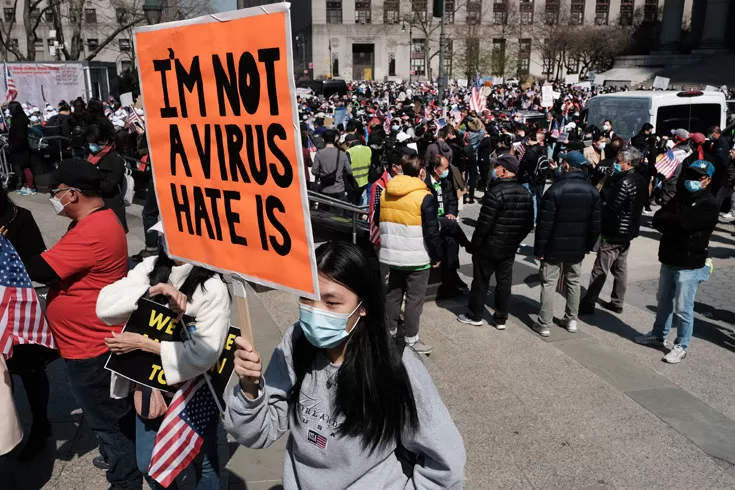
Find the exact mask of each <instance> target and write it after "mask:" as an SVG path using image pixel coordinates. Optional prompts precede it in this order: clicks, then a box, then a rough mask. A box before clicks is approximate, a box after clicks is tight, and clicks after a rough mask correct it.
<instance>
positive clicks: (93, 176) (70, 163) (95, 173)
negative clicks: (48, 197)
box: [54, 158, 102, 192]
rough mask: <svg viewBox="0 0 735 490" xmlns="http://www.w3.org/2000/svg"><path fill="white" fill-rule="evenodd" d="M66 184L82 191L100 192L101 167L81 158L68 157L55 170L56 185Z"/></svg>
mask: <svg viewBox="0 0 735 490" xmlns="http://www.w3.org/2000/svg"><path fill="white" fill-rule="evenodd" d="M59 184H65V185H67V186H68V187H74V188H75V189H79V190H80V191H94V192H100V186H101V185H102V174H100V171H99V169H98V168H97V167H96V166H95V165H92V164H91V163H89V162H88V161H86V160H83V159H81V158H67V159H66V160H62V161H61V163H59V166H58V167H57V168H56V170H55V171H54V187H59Z"/></svg>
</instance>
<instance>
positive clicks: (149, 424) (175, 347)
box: [97, 250, 230, 490]
mask: <svg viewBox="0 0 735 490" xmlns="http://www.w3.org/2000/svg"><path fill="white" fill-rule="evenodd" d="M146 293H148V295H149V296H150V297H151V298H153V299H154V301H157V302H168V303H169V305H170V306H171V308H172V309H174V310H175V311H178V312H179V313H182V314H185V315H188V316H190V317H192V318H193V319H194V322H193V324H192V325H187V331H188V334H189V335H188V336H189V339H188V340H186V341H184V342H156V341H154V340H152V339H150V338H148V337H144V336H142V335H140V334H137V333H131V332H123V333H121V334H119V335H113V337H111V338H108V339H105V343H106V344H107V346H108V348H109V349H110V351H111V352H112V353H113V354H123V353H126V352H131V351H133V350H136V349H140V350H143V351H146V352H151V353H153V354H157V355H159V356H161V366H163V370H164V372H165V374H166V382H167V383H168V384H170V385H176V384H179V383H183V382H184V381H187V380H189V379H193V378H196V377H197V376H199V375H201V374H203V373H205V372H206V371H207V370H209V368H211V367H212V366H213V365H214V364H215V362H216V361H217V359H218V358H219V356H220V354H221V353H222V350H223V348H224V343H225V339H226V337H227V332H228V329H229V318H230V296H229V293H228V291H227V286H226V285H225V283H224V282H223V281H222V279H221V278H220V276H219V275H218V274H216V273H214V272H212V271H210V270H207V269H204V268H201V267H197V266H193V265H191V264H187V263H183V262H174V261H173V260H171V259H170V258H169V257H168V256H167V255H166V253H165V252H164V251H163V250H161V253H160V254H159V255H158V256H157V257H148V258H146V259H145V260H143V262H141V263H140V264H138V266H137V267H136V268H135V269H133V270H132V271H130V272H129V273H128V275H127V277H125V278H124V279H121V280H120V281H117V282H116V283H113V284H111V285H109V286H107V287H105V288H104V289H102V291H100V294H99V298H98V299H97V316H98V317H100V319H102V320H103V321H104V322H105V323H107V324H109V325H121V324H123V323H125V322H127V320H128V318H130V315H131V314H132V313H133V311H134V310H135V308H136V305H137V303H138V300H139V299H140V298H141V297H142V296H143V295H144V294H146ZM111 383H112V387H111V393H112V394H113V395H114V396H115V397H126V396H128V394H129V393H130V390H131V388H132V387H131V384H130V382H128V381H127V380H125V379H123V378H121V377H119V376H117V375H115V374H113V375H112V382H111ZM136 390H137V391H138V392H137V393H135V397H137V399H136V407H135V408H136V412H138V415H137V417H136V427H135V445H136V448H135V452H136V459H137V463H138V469H139V470H140V472H141V473H143V475H145V477H146V480H148V483H149V484H150V486H151V488H153V489H159V488H163V487H161V486H160V485H159V484H158V483H157V482H155V481H154V480H153V479H152V478H150V477H149V476H148V466H149V464H150V461H151V455H152V452H153V446H154V444H155V440H156V434H157V432H158V428H159V427H160V426H161V422H163V415H164V413H165V410H166V405H165V403H163V402H168V401H170V399H168V400H166V399H165V397H164V398H161V397H160V396H159V395H158V394H157V393H151V392H150V390H148V389H141V388H140V387H138V388H136ZM154 391H155V390H154ZM147 397H150V398H149V400H150V401H145V402H144V401H142V399H143V398H147ZM146 406H148V407H150V408H148V409H145V408H142V407H146ZM141 411H146V412H147V413H141ZM154 412H155V413H154ZM200 456H201V457H198V458H197V459H195V460H194V463H193V464H194V465H195V470H196V473H197V479H198V480H199V483H198V486H197V489H198V490H216V489H218V488H219V459H218V457H217V430H216V428H214V429H213V430H210V431H209V432H208V433H206V434H205V435H204V445H203V447H202V449H201V455H200ZM168 488H175V484H174V485H173V486H170V487H168Z"/></svg>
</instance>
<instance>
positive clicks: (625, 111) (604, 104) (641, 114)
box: [587, 96, 658, 138]
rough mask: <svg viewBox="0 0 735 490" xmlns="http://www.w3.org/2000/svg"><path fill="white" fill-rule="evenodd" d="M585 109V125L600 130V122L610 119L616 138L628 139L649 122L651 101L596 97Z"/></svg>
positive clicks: (645, 99)
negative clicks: (586, 110) (586, 112)
mask: <svg viewBox="0 0 735 490" xmlns="http://www.w3.org/2000/svg"><path fill="white" fill-rule="evenodd" d="M587 109H588V115H587V125H594V126H597V127H598V128H602V121H604V120H605V119H610V120H611V121H612V123H613V130H614V131H615V133H616V134H617V135H618V136H620V137H621V138H630V137H632V136H634V135H635V134H636V133H637V132H638V131H640V130H641V126H643V124H644V123H647V122H649V121H650V110H651V101H650V99H647V98H633V97H631V98H624V97H604V96H597V97H593V98H591V99H590V101H589V103H588V104H587ZM656 129H657V130H658V126H657V127H656Z"/></svg>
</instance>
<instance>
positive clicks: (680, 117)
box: [656, 104, 722, 134]
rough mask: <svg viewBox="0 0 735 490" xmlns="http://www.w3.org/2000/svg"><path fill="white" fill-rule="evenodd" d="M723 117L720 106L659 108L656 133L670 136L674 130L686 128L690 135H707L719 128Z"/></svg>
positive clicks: (693, 105) (703, 105) (697, 105)
mask: <svg viewBox="0 0 735 490" xmlns="http://www.w3.org/2000/svg"><path fill="white" fill-rule="evenodd" d="M721 116H722V106H721V105H720V104H691V105H672V106H666V107H659V109H658V114H656V132H657V133H658V134H669V133H671V130H672V129H679V128H684V129H686V130H687V131H689V132H690V133H702V134H707V129H709V128H710V127H712V126H719V124H720V118H721Z"/></svg>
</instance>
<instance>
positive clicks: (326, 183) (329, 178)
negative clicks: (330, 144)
mask: <svg viewBox="0 0 735 490" xmlns="http://www.w3.org/2000/svg"><path fill="white" fill-rule="evenodd" d="M340 153H341V152H340V150H339V148H337V162H336V163H335V166H334V172H329V173H328V174H325V175H323V176H319V191H320V192H321V191H322V190H324V189H325V188H327V187H331V186H333V185H334V184H336V183H337V171H338V170H339V154H340Z"/></svg>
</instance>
